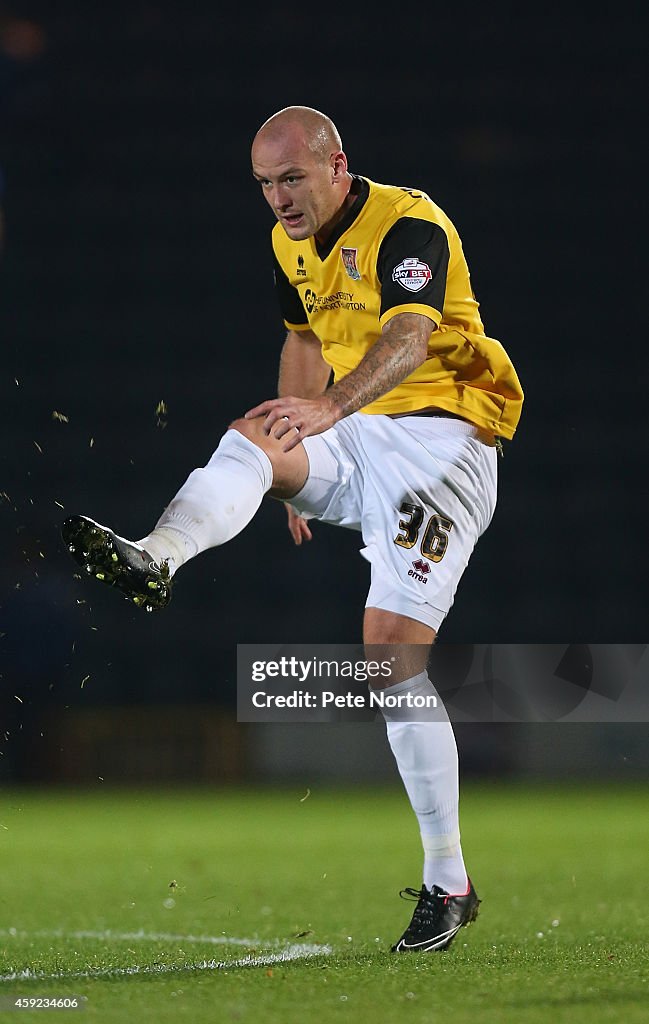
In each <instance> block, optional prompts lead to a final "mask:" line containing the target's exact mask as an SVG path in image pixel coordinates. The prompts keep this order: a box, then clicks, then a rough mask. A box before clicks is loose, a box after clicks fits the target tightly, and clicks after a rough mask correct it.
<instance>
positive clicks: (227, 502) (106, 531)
mask: <svg viewBox="0 0 649 1024" xmlns="http://www.w3.org/2000/svg"><path fill="white" fill-rule="evenodd" d="M263 422H264V420H263V417H259V418H257V419H252V420H250V419H243V418H242V419H239V420H235V421H234V422H233V423H232V424H231V425H230V429H228V430H227V431H226V433H225V434H224V435H223V437H222V438H221V441H220V443H219V446H218V448H217V449H216V451H215V452H214V454H213V455H212V457H211V459H210V460H209V462H208V463H207V465H206V466H204V467H203V468H202V469H195V470H194V471H193V472H192V473H190V475H189V477H188V479H187V481H186V482H185V483H184V484H183V486H182V487H181V488H180V490H179V491H178V493H177V494H176V496H175V497H174V498H173V499H172V500H171V501H170V503H169V505H168V506H167V508H166V509H165V511H164V512H163V514H162V516H161V517H160V519H159V520H158V522H157V524H156V526H155V528H154V529H153V530H152V531H151V532H150V533H149V534H147V535H146V536H145V537H143V538H142V539H141V540H139V541H131V540H127V539H126V538H124V537H120V536H118V535H117V534H116V533H114V531H113V530H111V529H110V528H109V527H107V526H102V525H101V524H100V523H96V522H94V520H92V519H89V518H88V517H86V516H80V515H75V516H71V517H70V518H69V519H66V521H65V522H64V523H63V526H62V530H61V532H62V536H63V539H64V541H65V544H66V545H67V547H68V550H69V552H70V554H71V555H72V557H73V558H74V559H75V561H76V562H77V564H78V565H80V566H81V567H82V568H83V569H84V570H85V572H87V573H88V575H89V576H91V577H94V578H95V579H98V580H100V581H101V582H103V583H106V584H108V585H109V586H114V587H117V589H118V590H120V591H121V592H122V593H123V594H124V595H125V596H126V597H127V598H128V599H129V600H132V601H133V602H134V603H135V604H136V605H138V606H139V607H144V608H147V609H148V610H152V609H158V608H163V607H165V605H167V604H168V603H169V601H170V600H171V589H172V582H171V580H172V577H173V575H174V573H175V572H176V571H177V570H178V569H179V568H180V566H181V565H183V563H184V562H187V561H188V560H189V559H190V558H193V557H195V556H196V555H198V554H200V552H201V551H205V550H207V549H208V548H211V547H216V546H218V545H219V544H225V543H226V541H228V540H230V539H231V538H232V537H235V536H236V535H237V534H238V533H240V532H241V530H243V529H244V527H245V526H247V525H248V523H249V522H250V520H251V519H252V518H253V516H254V515H255V513H256V511H257V509H258V508H259V506H260V504H261V502H262V500H263V498H264V495H265V494H267V493H270V494H272V496H273V497H277V498H285V497H286V498H289V497H291V496H292V495H293V494H296V493H297V492H298V491H299V490H300V489H301V488H302V487H303V486H304V483H305V481H306V478H307V475H308V472H309V460H308V458H307V455H306V452H305V450H304V447H303V445H301V444H300V445H298V446H297V447H295V448H293V449H291V451H289V452H285V451H283V447H284V443H285V440H283V439H282V440H278V439H277V438H276V437H275V436H274V435H273V434H272V433H271V434H268V435H267V434H266V433H265V432H264V429H263Z"/></svg>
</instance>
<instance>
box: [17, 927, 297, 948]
mask: <svg viewBox="0 0 649 1024" xmlns="http://www.w3.org/2000/svg"><path fill="white" fill-rule="evenodd" d="M30 937H34V938H39V939H97V940H99V941H102V942H105V941H107V940H111V941H113V942H185V943H187V944H190V943H195V944H200V945H209V946H263V947H264V948H265V949H276V948H277V947H278V946H281V942H280V940H279V939H266V940H261V939H258V938H257V939H241V938H235V937H234V936H232V935H176V934H173V933H171V932H145V931H144V930H143V929H140V930H139V931H137V932H115V931H112V930H111V929H110V928H107V929H105V930H104V931H88V930H86V929H84V930H82V931H75V932H64V931H63V930H62V929H60V928H55V929H51V930H49V929H39V930H38V931H35V932H27V931H21V930H19V929H18V928H0V938H3V939H9V938H10V939H16V938H19V939H28V938H30Z"/></svg>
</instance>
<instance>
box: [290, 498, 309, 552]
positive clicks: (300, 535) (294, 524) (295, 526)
mask: <svg viewBox="0 0 649 1024" xmlns="http://www.w3.org/2000/svg"><path fill="white" fill-rule="evenodd" d="M284 507H285V508H286V511H287V513H288V528H289V532H290V534H291V537H292V538H293V541H294V543H295V544H297V546H298V547H299V546H300V544H301V543H302V541H303V540H313V534H312V533H311V530H310V529H309V524H308V523H307V521H306V519H303V518H302V516H301V515H300V514H299V512H296V511H295V509H294V508H293V506H292V505H289V503H288V502H287V501H285V502H284Z"/></svg>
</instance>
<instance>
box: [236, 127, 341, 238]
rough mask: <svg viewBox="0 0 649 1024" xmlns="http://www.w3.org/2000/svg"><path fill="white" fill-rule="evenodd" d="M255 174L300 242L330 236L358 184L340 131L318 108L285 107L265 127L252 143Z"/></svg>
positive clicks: (287, 230) (275, 210) (268, 197)
mask: <svg viewBox="0 0 649 1024" xmlns="http://www.w3.org/2000/svg"><path fill="white" fill-rule="evenodd" d="M252 173H253V174H254V176H255V178H256V179H257V181H258V182H259V183H260V185H261V187H262V192H263V194H264V197H265V199H266V201H267V202H268V204H269V206H270V207H271V208H272V210H273V212H274V214H275V216H276V217H277V219H278V220H279V222H280V223H281V225H282V227H283V228H284V230H285V231H286V233H287V235H288V236H289V238H292V239H293V240H294V241H300V240H303V239H306V238H310V237H311V236H312V235H316V236H317V237H318V239H319V240H321V239H322V238H324V237H326V236H327V233H328V232H330V231H331V229H332V227H333V225H334V224H335V223H336V221H337V219H339V217H340V216H341V214H342V212H343V210H344V208H345V206H346V204H347V202H348V195H349V189H350V186H351V183H352V176H351V174H350V173H349V171H348V170H347V157H346V156H345V154H344V153H343V151H342V142H341V139H340V135H339V133H338V129H337V128H336V126H335V124H334V123H333V121H332V120H331V118H330V117H327V115H326V114H323V113H321V112H320V111H319V110H314V108H313V107H284V109H283V110H278V111H277V113H276V114H273V116H272V117H269V118H268V120H267V121H265V122H264V124H262V126H261V128H260V129H259V131H258V132H257V134H256V135H255V137H254V139H253V143H252Z"/></svg>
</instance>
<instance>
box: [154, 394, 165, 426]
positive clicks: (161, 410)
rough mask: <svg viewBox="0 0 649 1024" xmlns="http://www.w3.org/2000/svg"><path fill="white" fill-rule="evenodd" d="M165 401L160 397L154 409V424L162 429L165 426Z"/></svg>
mask: <svg viewBox="0 0 649 1024" xmlns="http://www.w3.org/2000/svg"><path fill="white" fill-rule="evenodd" d="M167 411H168V410H167V403H166V402H165V400H164V399H163V398H161V399H160V401H159V402H158V404H157V406H156V410H155V416H156V419H155V425H156V427H160V428H161V429H162V430H164V428H165V427H166V426H167Z"/></svg>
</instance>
